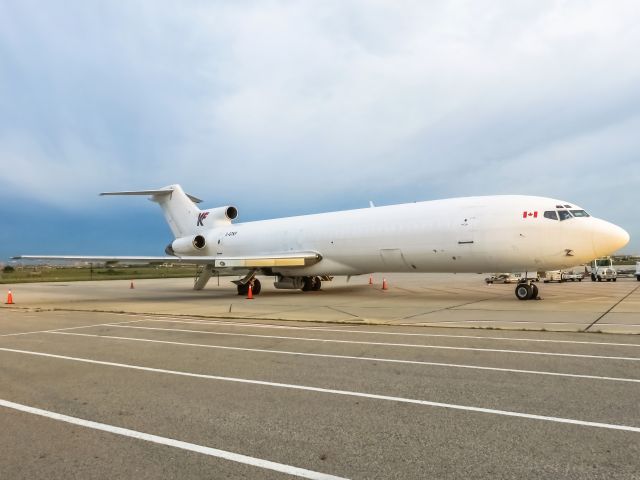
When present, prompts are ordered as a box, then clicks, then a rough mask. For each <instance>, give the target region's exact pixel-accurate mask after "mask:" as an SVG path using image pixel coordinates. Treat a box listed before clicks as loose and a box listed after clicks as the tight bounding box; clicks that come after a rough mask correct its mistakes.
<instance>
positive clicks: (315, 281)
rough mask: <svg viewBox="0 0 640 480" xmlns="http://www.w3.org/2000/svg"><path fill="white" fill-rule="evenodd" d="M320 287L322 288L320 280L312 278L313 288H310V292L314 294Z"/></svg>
mask: <svg viewBox="0 0 640 480" xmlns="http://www.w3.org/2000/svg"><path fill="white" fill-rule="evenodd" d="M321 287H322V280H321V279H320V277H313V287H311V290H313V291H314V292H317V291H318V290H320V288H321Z"/></svg>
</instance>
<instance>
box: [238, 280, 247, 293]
mask: <svg viewBox="0 0 640 480" xmlns="http://www.w3.org/2000/svg"><path fill="white" fill-rule="evenodd" d="M248 293H249V284H248V283H245V284H244V285H242V284H240V285H238V295H247V294H248Z"/></svg>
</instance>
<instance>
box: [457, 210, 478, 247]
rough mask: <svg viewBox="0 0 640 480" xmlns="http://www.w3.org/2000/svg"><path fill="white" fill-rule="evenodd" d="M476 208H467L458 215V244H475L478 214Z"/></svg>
mask: <svg viewBox="0 0 640 480" xmlns="http://www.w3.org/2000/svg"><path fill="white" fill-rule="evenodd" d="M475 213H476V212H475V209H474V208H465V209H463V210H462V211H461V212H460V215H459V216H458V219H459V221H458V228H457V232H458V245H473V243H474V241H475V238H474V237H475V236H474V229H475V224H476V215H475Z"/></svg>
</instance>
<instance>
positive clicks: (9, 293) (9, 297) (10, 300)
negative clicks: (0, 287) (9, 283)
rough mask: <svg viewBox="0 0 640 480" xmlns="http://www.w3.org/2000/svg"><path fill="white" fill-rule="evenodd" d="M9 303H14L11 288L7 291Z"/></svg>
mask: <svg viewBox="0 0 640 480" xmlns="http://www.w3.org/2000/svg"><path fill="white" fill-rule="evenodd" d="M7 305H13V294H12V293H11V290H9V292H8V293H7Z"/></svg>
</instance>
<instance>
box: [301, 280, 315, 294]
mask: <svg viewBox="0 0 640 480" xmlns="http://www.w3.org/2000/svg"><path fill="white" fill-rule="evenodd" d="M301 290H302V291H303V292H309V291H311V290H313V277H304V285H303V286H302V289H301Z"/></svg>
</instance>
